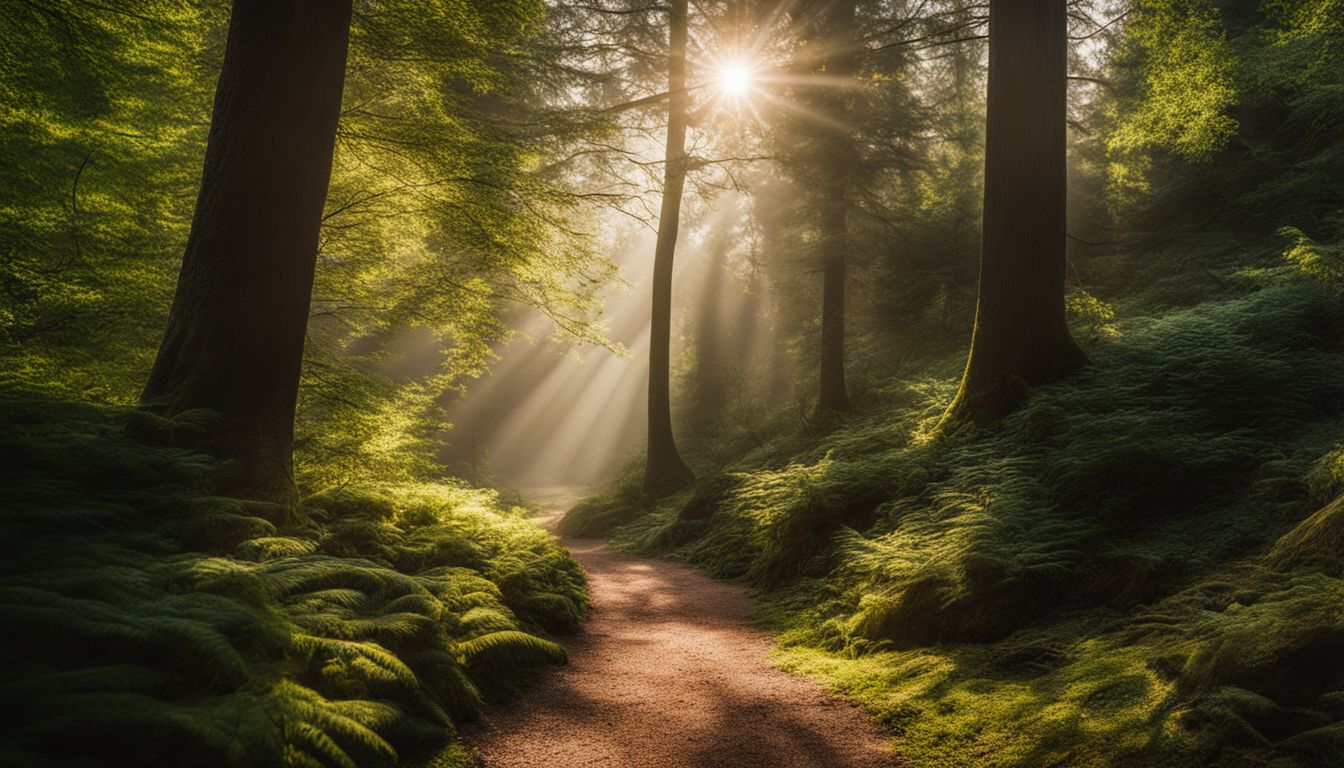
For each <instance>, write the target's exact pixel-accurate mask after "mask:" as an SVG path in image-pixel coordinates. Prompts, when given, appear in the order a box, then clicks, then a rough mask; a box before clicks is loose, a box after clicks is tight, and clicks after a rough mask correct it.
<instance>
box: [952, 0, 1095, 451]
mask: <svg viewBox="0 0 1344 768" xmlns="http://www.w3.org/2000/svg"><path fill="white" fill-rule="evenodd" d="M1065 5H1066V4H1065V2H1064V0H993V2H991V4H990V15H989V97H988V103H989V107H988V117H987V123H986V138H985V207H984V208H985V209H984V231H983V234H982V244H981V255H980V293H979V301H978V304H977V307H976V315H975V328H974V331H973V333H972V338H971V352H970V358H969V360H968V361H967V363H966V371H965V374H964V375H963V377H962V381H961V387H960V389H959V390H958V392H957V395H956V398H954V399H953V401H952V404H951V405H950V406H948V410H947V412H946V413H945V414H944V416H943V420H942V426H944V427H950V426H953V425H955V424H958V423H962V422H966V421H971V422H977V423H985V422H990V421H994V420H996V419H998V418H1001V417H1002V416H1004V415H1006V414H1007V413H1009V412H1010V411H1012V410H1013V408H1014V407H1016V406H1017V404H1018V403H1020V402H1021V401H1022V400H1023V399H1025V398H1026V396H1027V393H1028V390H1029V388H1030V387H1034V386H1038V385H1041V384H1048V383H1050V382H1052V381H1055V380H1057V379H1059V378H1061V377H1063V376H1064V375H1066V374H1068V373H1069V372H1071V371H1073V370H1074V369H1076V368H1078V367H1079V366H1081V365H1083V364H1084V362H1085V357H1084V355H1083V352H1082V350H1081V349H1080V348H1079V347H1078V345H1077V343H1076V342H1074V340H1073V337H1072V336H1071V335H1070V334H1069V328H1068V324H1067V322H1066V321H1065V316H1064V268H1065V263H1064V244H1065V223H1064V222H1065V219H1064V213H1065V95H1066V79H1065V78H1066V52H1067V19H1066V9H1065Z"/></svg>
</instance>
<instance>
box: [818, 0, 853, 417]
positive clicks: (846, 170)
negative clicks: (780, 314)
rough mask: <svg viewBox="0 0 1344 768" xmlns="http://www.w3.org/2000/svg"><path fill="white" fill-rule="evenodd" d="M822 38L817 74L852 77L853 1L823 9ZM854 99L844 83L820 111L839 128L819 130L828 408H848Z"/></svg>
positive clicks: (831, 90) (834, 86)
mask: <svg viewBox="0 0 1344 768" xmlns="http://www.w3.org/2000/svg"><path fill="white" fill-rule="evenodd" d="M819 13H820V15H821V16H820V18H819V19H818V20H817V22H816V23H817V26H818V33H819V34H818V35H817V40H818V43H819V44H820V47H821V49H822V56H821V60H820V61H819V62H816V63H815V64H814V67H815V69H814V73H815V74H817V75H820V76H823V77H827V78H831V79H837V80H838V79H841V78H843V79H852V78H853V77H854V73H855V72H856V71H857V70H858V61H857V58H856V54H857V50H856V48H857V35H858V31H857V25H856V22H855V18H854V0H832V1H831V2H829V3H827V4H826V5H825V7H824V8H822V9H821V10H820V11H819ZM848 99H849V95H848V94H847V93H846V92H845V89H844V87H843V86H842V85H841V84H840V83H839V82H832V83H829V84H827V85H824V86H822V87H821V88H820V90H819V92H818V97H817V99H816V101H817V102H818V104H817V106H818V107H819V109H818V111H819V112H821V113H822V114H823V115H825V117H827V118H828V119H830V120H834V121H836V124H826V125H822V126H820V127H819V128H818V130H819V131H820V132H821V134H822V135H821V140H820V141H819V142H818V149H820V150H821V151H820V155H819V157H818V158H817V165H818V169H819V170H820V171H821V178H820V182H821V183H820V184H819V187H818V190H817V191H818V193H819V197H820V199H819V200H818V201H817V206H816V207H817V210H818V213H819V215H820V219H819V222H818V223H819V232H818V234H819V238H818V242H819V244H820V246H821V251H822V253H821V261H822V288H821V369H820V374H821V378H820V384H821V387H820V390H819V394H818V398H817V400H818V402H819V403H820V405H821V406H822V407H823V408H829V409H831V410H836V411H847V410H849V393H848V391H847V390H846V388H845V261H846V258H847V256H848V251H849V237H848V232H847V227H848V225H847V218H848V210H849V201H848V196H849V186H850V184H849V176H850V173H851V172H852V169H853V164H854V162H855V157H854V146H853V138H852V137H851V135H850V128H849V126H848V121H847V118H848V113H849V111H850V110H849V109H848V108H847V101H848Z"/></svg>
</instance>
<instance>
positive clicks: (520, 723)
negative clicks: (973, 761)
mask: <svg viewBox="0 0 1344 768" xmlns="http://www.w3.org/2000/svg"><path fill="white" fill-rule="evenodd" d="M562 543H563V544H564V545H565V546H567V547H569V548H570V551H572V552H573V553H574V556H575V557H576V558H577V559H578V561H579V562H580V563H582V564H583V567H584V568H585V569H587V571H588V578H589V581H590V585H591V588H592V599H593V609H594V610H593V614H592V618H591V619H590V620H589V621H588V622H587V624H586V626H585V629H584V630H583V631H582V632H581V633H580V634H578V635H575V636H573V637H569V638H566V646H567V647H568V648H569V652H570V663H569V665H568V666H566V667H563V668H561V669H559V670H557V671H556V672H555V673H554V674H551V675H549V676H548V677H547V678H546V680H545V681H544V682H542V683H541V684H540V685H539V686H538V688H537V689H535V690H533V691H529V692H528V694H527V695H526V696H524V697H522V698H521V699H520V701H519V702H518V703H516V704H514V705H512V706H509V707H505V708H502V709H501V710H499V711H496V712H493V713H491V714H489V715H488V716H487V717H486V718H485V720H484V721H483V722H482V724H481V725H480V726H478V727H477V728H475V729H473V732H472V733H470V734H469V735H468V742H469V743H470V745H471V746H472V749H473V750H474V751H475V753H476V754H477V756H478V757H479V758H480V759H481V760H482V761H483V762H484V763H485V766H486V768H571V767H576V766H594V767H596V766H610V767H611V768H739V767H740V768H755V767H756V766H760V767H761V768H790V767H791V766H798V767H799V768H804V767H806V768H851V767H853V768H885V767H886V766H903V765H905V763H904V762H903V761H902V760H900V759H899V758H897V757H895V756H894V755H893V754H892V753H891V752H890V751H889V750H888V749H887V748H886V746H885V744H884V741H885V739H884V736H883V734H882V733H881V732H880V730H879V729H878V728H877V727H876V726H875V725H874V724H872V723H871V722H870V721H869V720H868V719H867V718H866V717H865V716H864V715H863V713H861V712H860V711H859V710H858V709H856V708H855V707H854V706H852V705H851V704H848V703H846V702H843V701H840V700H837V699H834V698H832V697H830V696H828V695H827V694H826V693H825V692H824V691H823V690H822V689H821V687H820V686H819V685H818V684H817V683H815V682H813V681H810V680H804V679H802V678H798V677H794V676H792V675H789V674H787V673H785V672H781V671H780V670H778V669H775V668H774V667H772V666H770V663H769V661H768V656H769V654H770V652H771V650H772V649H773V648H774V641H773V639H772V638H771V637H770V635H769V634H768V633H766V632H764V631H762V630H760V629H757V628H755V627H753V626H751V625H750V624H749V623H748V619H747V616H748V610H749V608H750V601H749V599H748V596H747V591H746V589H744V588H743V587H741V586H739V585H736V584H727V583H724V582H719V581H714V580H712V579H710V578H709V577H707V576H704V575H702V574H700V573H698V572H696V571H695V570H693V569H691V568H689V567H687V566H684V565H680V564H677V563H672V562H668V561H663V560H646V559H641V558H634V557H628V556H625V555H620V554H616V553H614V552H611V551H609V550H607V549H606V548H605V547H604V546H603V543H602V542H601V541H597V540H573V539H571V540H564V541H563V542H562Z"/></svg>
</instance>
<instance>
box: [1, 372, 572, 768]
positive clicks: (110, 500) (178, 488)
mask: <svg viewBox="0 0 1344 768" xmlns="http://www.w3.org/2000/svg"><path fill="white" fill-rule="evenodd" d="M190 422H191V418H190V417H189V416H188V417H186V418H184V419H182V420H179V421H177V422H166V421H163V420H160V419H157V418H155V417H150V416H147V415H145V414H142V413H138V412H136V411H133V410H129V409H126V410H117V409H108V408H102V407H96V406H90V405H82V404H76V403H73V402H69V401H59V400H53V399H51V398H47V397H42V396H39V395H35V394H32V393H22V392H16V391H8V392H6V393H5V394H4V395H3V396H0V435H2V436H0V505H3V509H4V515H3V518H0V550H2V552H3V554H0V574H2V575H0V617H2V618H0V620H2V621H3V625H4V631H3V632H0V657H3V661H0V699H2V700H3V702H4V709H5V711H6V716H5V718H4V719H3V721H2V722H0V731H2V732H3V736H0V738H2V739H3V743H4V745H5V746H4V750H3V752H4V753H5V759H4V761H3V762H4V763H5V764H6V765H44V766H47V765H72V766H73V765H81V766H83V765H193V766H244V765H247V766H355V765H359V766H378V765H392V764H396V763H398V762H400V763H402V764H406V763H407V762H408V761H410V762H413V761H414V760H415V759H416V758H417V756H419V755H429V754H432V753H435V752H437V753H438V757H437V758H436V761H435V763H434V764H435V765H440V766H446V765H453V764H461V763H463V762H464V761H465V760H466V759H467V758H466V753H465V751H463V750H454V749H449V750H448V751H441V750H442V748H443V747H444V745H445V744H446V743H447V742H448V740H449V739H450V738H451V737H452V736H453V735H454V733H455V726H456V725H457V724H459V723H461V722H464V721H467V720H470V719H472V718H473V717H474V716H475V715H476V714H477V712H478V711H479V710H480V708H481V706H482V704H483V703H484V702H486V701H487V700H489V699H491V698H493V697H499V696H505V695H507V694H509V693H510V692H511V691H512V690H513V689H514V688H515V687H516V686H517V685H518V684H519V683H520V682H522V681H523V680H525V679H526V678H527V676H528V670H530V669H532V668H535V667H538V666H540V665H546V664H553V663H562V662H563V661H564V660H565V652H564V650H563V648H562V647H561V646H559V645H558V644H556V643H555V642H553V641H551V640H549V639H547V638H548V633H551V632H559V631H564V630H568V629H571V628H573V627H574V626H575V625H576V623H577V622H578V621H579V619H580V617H581V615H582V613H583V612H584V610H585V609H586V596H585V595H586V593H585V583H584V577H583V574H582V572H581V570H580V569H579V567H578V565H577V564H576V563H575V562H574V560H573V559H572V558H571V557H570V556H569V555H568V553H566V552H565V551H563V550H561V549H559V548H557V547H556V546H555V545H554V544H553V542H552V540H551V538H550V536H549V534H547V533H545V532H543V531H542V530H541V529H539V528H537V527H536V526H535V525H534V524H532V523H531V522H529V521H528V520H526V519H525V514H526V513H525V511H524V510H522V509H518V508H511V507H507V506H504V505H502V504H501V503H500V502H499V501H498V499H497V497H496V496H495V495H494V493H493V492H488V491H481V490H475V489H471V488H468V487H465V486H458V485H448V484H443V485H434V484H421V485H410V486H391V487H365V488H357V489H354V488H352V489H344V490H336V491H328V492H325V493H323V494H321V495H318V496H316V497H312V498H309V499H308V500H306V501H305V502H304V504H303V508H302V509H301V514H299V515H297V516H296V519H297V521H298V522H294V523H291V524H289V525H288V526H282V525H279V524H277V523H276V522H275V521H276V520H277V519H279V518H280V517H281V516H280V515H278V514H277V510H275V509H274V508H271V507H268V506H267V505H266V504H263V503H259V502H249V501H242V500H238V499H232V498H222V497H217V496H211V495H208V494H207V493H206V492H205V491H204V490H203V489H205V488H206V487H208V485H209V479H210V477H211V475H212V473H213V472H214V471H215V470H216V466H215V464H214V463H213V462H212V460H210V459H207V458H205V457H203V456H201V455H199V454H193V453H189V452H185V451H182V450H177V449H173V448H167V447H159V446H155V445H152V444H150V443H148V442H144V441H143V440H141V439H131V438H130V437H128V436H127V434H128V433H134V434H136V435H152V434H154V433H156V432H164V431H172V430H182V429H191V423H190Z"/></svg>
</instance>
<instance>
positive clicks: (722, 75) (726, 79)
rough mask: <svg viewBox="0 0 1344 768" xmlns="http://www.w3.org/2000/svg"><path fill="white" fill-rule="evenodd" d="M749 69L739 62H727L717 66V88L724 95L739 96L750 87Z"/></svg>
mask: <svg viewBox="0 0 1344 768" xmlns="http://www.w3.org/2000/svg"><path fill="white" fill-rule="evenodd" d="M752 80H753V78H752V74H751V70H750V69H747V68H746V67H745V66H743V65H742V64H739V63H735V62H734V63H728V64H724V65H723V66H721V67H719V89H720V90H721V91H723V94H724V95H725V96H730V97H732V98H740V97H742V96H745V95H746V93H747V91H748V90H750V89H751V83H752Z"/></svg>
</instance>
